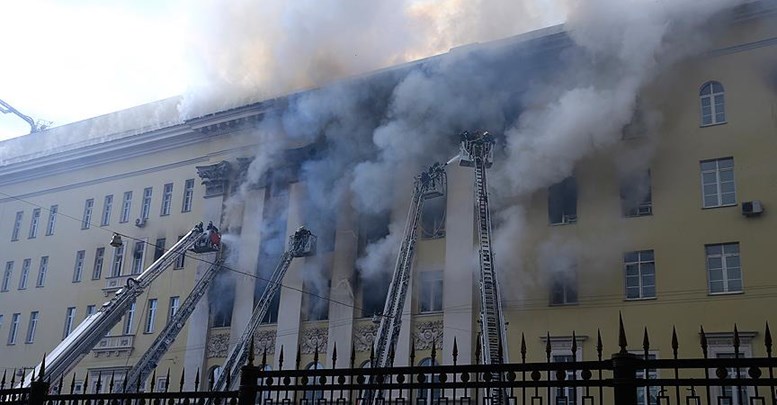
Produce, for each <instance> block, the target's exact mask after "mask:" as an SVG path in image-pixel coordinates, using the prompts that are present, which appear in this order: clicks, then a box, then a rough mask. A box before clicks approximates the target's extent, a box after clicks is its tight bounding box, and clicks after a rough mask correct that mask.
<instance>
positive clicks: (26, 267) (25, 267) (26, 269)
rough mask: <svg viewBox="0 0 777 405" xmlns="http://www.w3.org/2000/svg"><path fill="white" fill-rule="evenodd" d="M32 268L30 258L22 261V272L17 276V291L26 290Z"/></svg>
mask: <svg viewBox="0 0 777 405" xmlns="http://www.w3.org/2000/svg"><path fill="white" fill-rule="evenodd" d="M31 268H32V258H26V259H24V260H23V261H22V271H21V273H20V275H19V290H26V289H27V284H28V283H29V282H30V269H31Z"/></svg>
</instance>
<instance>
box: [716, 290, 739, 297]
mask: <svg viewBox="0 0 777 405" xmlns="http://www.w3.org/2000/svg"><path fill="white" fill-rule="evenodd" d="M744 293H745V292H744V291H723V292H708V293H707V295H708V296H710V297H714V296H720V295H742V294H744Z"/></svg>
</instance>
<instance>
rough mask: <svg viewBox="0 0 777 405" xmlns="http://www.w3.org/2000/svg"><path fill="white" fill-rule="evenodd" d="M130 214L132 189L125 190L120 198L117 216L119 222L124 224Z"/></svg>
mask: <svg viewBox="0 0 777 405" xmlns="http://www.w3.org/2000/svg"><path fill="white" fill-rule="evenodd" d="M131 216H132V191H125V192H124V195H123V196H122V198H121V215H120V216H119V223H120V224H124V223H127V222H129V220H130V217H131Z"/></svg>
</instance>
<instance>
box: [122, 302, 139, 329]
mask: <svg viewBox="0 0 777 405" xmlns="http://www.w3.org/2000/svg"><path fill="white" fill-rule="evenodd" d="M135 304H136V302H135V301H133V302H132V304H131V305H130V307H129V308H128V309H127V312H125V313H124V322H122V325H121V334H122V335H123V336H128V335H132V324H133V323H134V322H135Z"/></svg>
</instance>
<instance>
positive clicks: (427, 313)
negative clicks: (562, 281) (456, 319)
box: [416, 309, 442, 316]
mask: <svg viewBox="0 0 777 405" xmlns="http://www.w3.org/2000/svg"><path fill="white" fill-rule="evenodd" d="M439 314H442V309H435V310H429V311H418V313H417V314H416V315H419V316H425V315H439Z"/></svg>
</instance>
